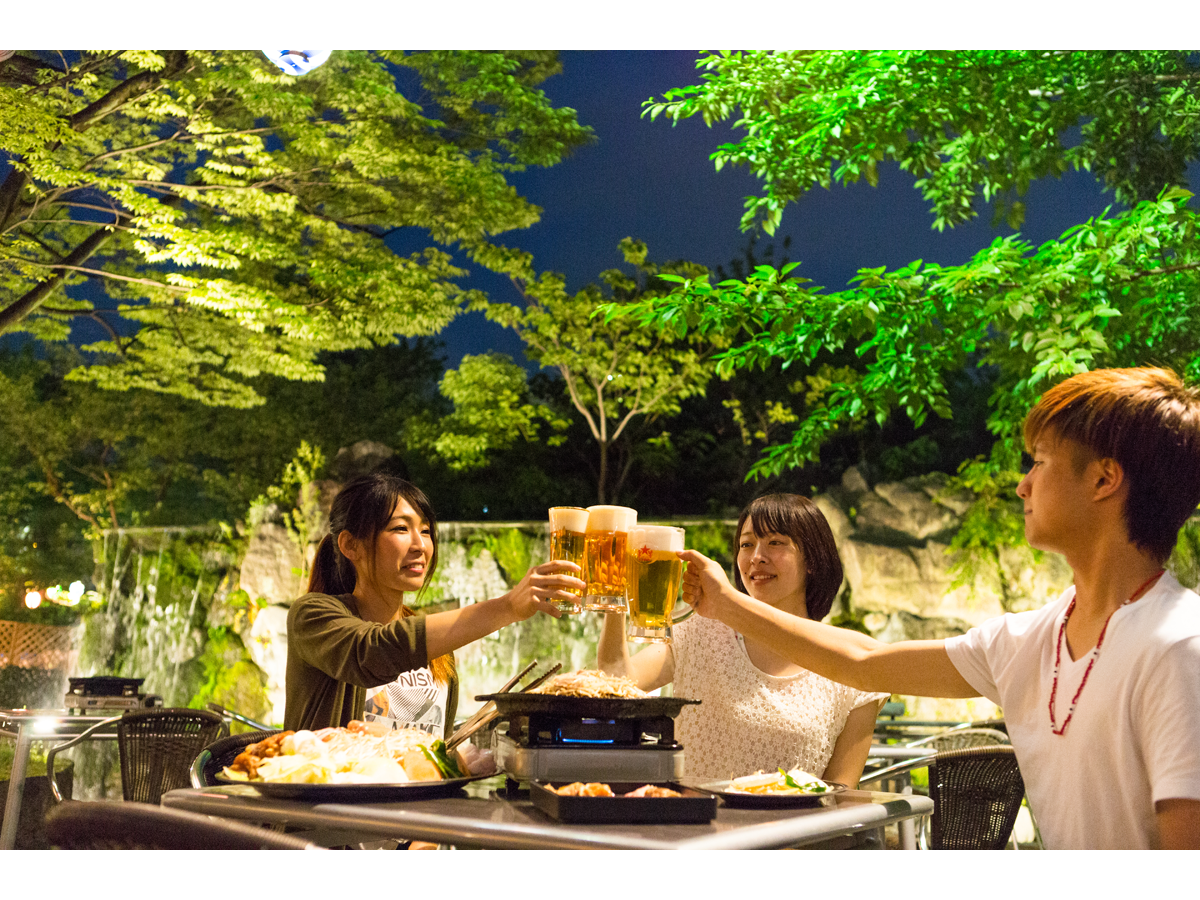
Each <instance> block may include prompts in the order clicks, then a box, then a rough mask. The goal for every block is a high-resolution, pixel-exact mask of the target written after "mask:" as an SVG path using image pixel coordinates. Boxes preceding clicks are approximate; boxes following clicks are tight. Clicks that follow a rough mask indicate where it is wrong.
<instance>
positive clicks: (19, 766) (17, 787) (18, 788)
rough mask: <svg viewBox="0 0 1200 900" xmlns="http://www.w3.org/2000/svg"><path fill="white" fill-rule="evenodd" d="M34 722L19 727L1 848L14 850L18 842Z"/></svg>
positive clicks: (23, 723) (0, 839)
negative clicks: (18, 818) (18, 829)
mask: <svg viewBox="0 0 1200 900" xmlns="http://www.w3.org/2000/svg"><path fill="white" fill-rule="evenodd" d="M32 731H33V722H30V721H27V722H22V723H21V724H20V726H18V728H17V747H16V750H15V751H14V753H13V762H12V774H11V775H9V777H8V799H7V800H6V801H5V803H4V827H3V828H2V829H0V850H12V849H13V848H14V847H15V846H16V844H17V817H18V816H19V815H20V814H21V799H22V798H23V797H24V796H25V772H26V770H27V769H28V767H29V751H30V750H31V749H32V747H33V735H32V734H31V732H32Z"/></svg>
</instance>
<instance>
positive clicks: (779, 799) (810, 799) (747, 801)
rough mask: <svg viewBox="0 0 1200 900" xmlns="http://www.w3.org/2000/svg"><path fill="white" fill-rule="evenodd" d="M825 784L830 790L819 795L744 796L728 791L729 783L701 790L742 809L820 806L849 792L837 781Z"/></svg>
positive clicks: (719, 783)
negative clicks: (834, 796) (844, 792)
mask: <svg viewBox="0 0 1200 900" xmlns="http://www.w3.org/2000/svg"><path fill="white" fill-rule="evenodd" d="M825 783H826V784H827V785H829V790H827V791H822V792H821V793H819V794H743V793H741V792H740V791H731V790H728V788H729V782H728V781H713V782H710V783H709V784H702V785H699V788H700V790H702V791H708V792H709V793H710V794H715V795H716V796H718V797H720V798H721V802H722V803H724V804H725V805H726V806H735V807H741V808H742V809H795V808H796V807H798V806H818V805H819V804H820V803H821V798H823V797H832V796H833V795H834V794H840V793H842V791H846V790H849V788H847V787H846V785H844V784H840V783H838V782H836V781H827V782H825Z"/></svg>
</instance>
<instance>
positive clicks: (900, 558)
mask: <svg viewBox="0 0 1200 900" xmlns="http://www.w3.org/2000/svg"><path fill="white" fill-rule="evenodd" d="M947 482H948V478H947V476H945V475H942V474H940V473H933V474H930V475H923V476H919V477H916V478H908V479H905V480H904V481H901V482H896V483H892V484H877V485H875V486H874V487H873V488H872V487H870V486H869V485H868V484H867V482H866V480H865V479H864V478H863V477H862V474H861V473H860V472H858V470H857V469H854V468H851V469H848V470H847V471H846V473H845V475H843V477H842V484H841V486H840V487H839V488H837V489H835V490H832V491H830V492H829V494H828V495H822V496H819V497H816V498H814V499H815V502H816V503H817V505H818V506H819V507H820V508H821V511H822V512H823V513H825V517H826V518H827V519H828V520H829V524H830V526H831V527H832V528H833V534H834V537H835V539H836V540H837V542H838V549H839V551H840V552H841V556H842V563H843V565H844V567H845V570H846V588H847V590H846V592H845V593H843V595H842V597H841V598H840V604H839V605H836V606H835V611H837V610H839V609H840V611H842V612H853V614H854V615H855V616H856V617H858V618H861V620H862V622H863V624H864V625H865V626H866V628H867V629H868V630H869V631H870V632H871V634H872V635H873V636H874V637H876V638H878V639H879V640H882V641H887V642H889V643H890V642H892V641H900V640H923V639H940V638H946V637H950V636H952V635H956V634H962V633H964V632H965V631H967V630H968V629H969V628H971V627H972V626H975V625H979V624H981V623H983V622H984V621H986V620H987V619H990V618H993V617H995V616H998V615H1001V614H1002V613H1005V612H1020V611H1022V610H1027V609H1037V608H1039V607H1041V606H1043V605H1044V604H1045V603H1046V602H1048V601H1049V600H1052V599H1054V598H1055V597H1057V596H1058V595H1059V594H1060V593H1061V592H1062V591H1063V590H1064V589H1065V588H1066V587H1067V586H1068V585H1069V584H1070V583H1071V570H1070V568H1069V567H1068V566H1067V564H1066V562H1065V561H1064V560H1063V559H1062V557H1060V556H1057V555H1054V554H1045V555H1043V556H1042V557H1041V558H1040V559H1036V560H1035V558H1034V557H1033V555H1032V553H1031V552H1030V551H1029V550H1027V549H1025V548H1002V549H1001V550H1000V551H999V553H998V554H997V571H996V572H994V573H993V574H992V575H990V576H983V577H980V578H979V579H978V580H977V582H976V583H975V584H974V585H971V586H964V587H958V588H953V589H952V584H953V580H954V579H953V576H952V575H951V571H950V567H951V564H952V563H953V561H954V558H953V554H952V553H951V551H950V548H949V541H950V539H951V538H952V537H953V535H954V533H955V531H956V530H957V529H958V527H959V525H960V524H961V521H962V516H963V514H964V513H965V512H966V511H967V508H968V507H969V506H970V504H971V501H972V499H973V498H972V496H971V494H970V493H969V492H950V491H949V490H948V488H947ZM904 699H905V701H906V702H907V705H908V709H909V714H910V715H913V714H914V713H915V714H916V716H917V717H918V718H929V719H961V720H970V719H981V718H989V717H991V716H993V715H995V714H996V710H995V707H994V705H993V704H992V703H990V702H989V701H987V700H982V699H980V700H971V701H951V700H938V701H932V700H926V699H921V700H917V698H904Z"/></svg>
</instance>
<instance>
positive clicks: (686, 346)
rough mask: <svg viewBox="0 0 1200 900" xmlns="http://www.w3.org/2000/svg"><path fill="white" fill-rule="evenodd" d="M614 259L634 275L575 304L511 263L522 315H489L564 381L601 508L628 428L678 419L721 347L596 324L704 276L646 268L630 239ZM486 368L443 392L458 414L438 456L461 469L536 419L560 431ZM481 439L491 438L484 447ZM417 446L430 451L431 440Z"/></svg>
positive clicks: (447, 426)
mask: <svg viewBox="0 0 1200 900" xmlns="http://www.w3.org/2000/svg"><path fill="white" fill-rule="evenodd" d="M619 249H620V251H621V253H622V254H623V255H624V257H625V262H626V263H627V264H629V265H630V266H632V267H633V269H634V272H633V274H632V275H631V274H628V273H626V272H623V271H621V270H620V269H608V270H606V271H604V272H601V273H600V281H601V282H602V285H599V284H589V285H587V286H586V287H585V288H583V289H582V290H581V291H579V292H578V293H576V294H574V295H571V294H568V293H567V291H566V288H565V280H564V279H563V277H562V276H561V275H559V274H557V273H554V272H544V273H540V274H539V273H537V272H535V271H534V269H533V267H532V260H531V259H530V258H529V257H528V255H514V256H513V257H511V258H510V259H509V260H508V263H507V265H506V266H505V268H504V271H505V272H507V274H508V275H509V276H510V277H511V278H512V280H513V283H514V284H515V285H516V287H517V289H518V290H519V291H520V293H521V295H522V297H523V298H524V300H525V305H524V307H521V306H516V305H512V304H506V303H493V304H491V305H490V306H489V307H488V310H487V314H488V317H489V318H490V319H492V320H493V321H496V322H499V323H501V324H502V325H505V326H507V327H509V328H513V329H514V330H515V331H516V332H517V334H519V335H520V336H521V340H523V341H524V342H525V348H526V349H525V355H526V356H527V357H528V358H529V359H530V360H532V361H533V362H536V363H539V364H540V365H542V366H545V367H546V368H549V369H552V370H554V371H556V372H557V373H558V375H560V376H561V377H562V381H563V389H564V390H565V392H566V394H567V397H568V399H569V400H570V404H571V407H572V408H573V409H574V410H575V412H576V413H577V414H578V415H579V416H580V418H581V419H582V421H583V422H584V424H585V425H586V427H587V431H588V433H589V434H590V435H591V438H592V440H593V441H594V442H595V444H596V456H595V465H594V467H593V471H592V476H593V483H594V484H595V485H596V497H597V502H599V503H608V502H612V501H613V500H614V499H615V498H617V497H618V496H619V495H620V493H621V489H622V487H623V485H624V483H625V479H626V478H627V477H628V475H629V471H630V469H631V467H632V465H633V462H634V457H635V454H634V453H633V452H632V448H631V447H630V446H629V445H628V440H627V438H628V435H629V431H630V428H631V426H633V424H634V423H640V424H648V423H652V422H654V421H655V420H657V419H659V418H660V417H664V416H672V415H675V414H677V413H678V412H679V411H680V402H681V401H682V400H684V399H686V398H688V397H692V396H695V395H698V394H703V393H704V388H705V386H706V385H707V384H708V381H709V379H710V378H711V377H712V364H711V362H710V361H709V358H710V357H711V355H712V352H713V349H714V346H719V339H718V344H717V345H714V344H713V342H712V341H710V340H702V339H701V338H700V337H699V336H691V337H682V338H678V339H676V338H674V337H672V336H670V335H664V334H662V333H659V332H654V331H651V330H648V329H644V328H641V327H638V326H635V325H633V324H632V323H631V322H628V321H621V320H613V321H609V322H605V321H604V320H603V319H602V318H600V317H597V316H596V315H595V312H596V309H597V307H599V306H600V305H601V304H604V303H606V302H608V303H613V304H616V305H618V306H623V305H625V304H630V303H634V302H635V301H636V300H638V299H639V298H645V297H653V296H658V295H660V294H662V293H664V292H665V290H666V289H667V288H668V285H667V284H666V283H665V282H662V281H659V280H658V279H662V278H664V277H667V276H668V275H678V276H680V277H682V276H684V275H686V276H689V277H695V276H697V275H700V274H702V273H704V272H705V271H706V270H705V269H704V267H703V266H699V265H697V264H695V263H688V262H675V263H669V264H665V265H657V264H654V263H651V262H648V261H647V259H646V257H647V248H646V245H645V244H644V243H643V242H641V241H635V240H633V239H632V238H625V239H624V240H623V241H621V244H620V248H619ZM483 362H484V360H482V359H480V358H475V359H474V360H472V359H471V358H470V357H468V358H467V359H466V360H464V363H463V366H462V368H461V369H460V370H459V372H458V373H454V372H447V373H446V378H445V379H444V381H443V385H442V392H443V394H445V395H446V396H448V397H450V396H451V395H450V391H451V390H452V389H453V388H455V386H456V385H457V386H458V390H459V392H460V394H461V396H458V397H451V399H453V400H454V402H455V413H454V414H453V415H451V416H449V417H447V418H444V419H442V420H440V421H439V422H438V423H437V427H438V429H440V430H441V437H440V438H439V439H438V441H437V444H436V449H437V451H438V452H439V453H440V454H441V456H442V457H443V458H444V459H445V460H446V461H447V462H448V463H449V464H450V465H451V466H453V467H456V468H460V469H462V468H469V467H472V466H478V465H482V464H484V463H485V462H486V457H485V453H486V451H488V450H490V449H496V448H501V447H505V446H509V445H510V444H512V443H513V442H514V441H515V439H516V437H517V436H518V434H525V435H526V437H527V439H528V437H529V436H530V435H531V434H533V433H536V421H537V420H538V419H543V420H545V421H547V422H548V423H550V424H551V425H552V426H553V427H554V428H555V429H556V430H561V429H562V428H563V427H565V426H566V424H567V423H566V422H565V421H561V420H558V419H557V418H556V417H555V416H554V415H553V414H552V413H551V412H550V411H549V410H547V409H544V408H541V409H539V408H538V407H537V406H536V405H531V404H529V403H528V402H527V399H526V396H525V394H524V393H523V392H522V391H520V390H518V387H519V386H520V385H518V382H523V381H524V379H523V377H521V378H519V379H516V380H514V376H515V375H516V371H515V369H514V368H513V367H511V364H509V366H508V367H503V368H498V367H497V366H498V364H497V362H496V361H495V360H492V361H490V362H489V363H488V364H487V366H484V365H483ZM521 374H522V376H523V373H521ZM481 398H488V399H487V402H488V403H490V406H491V413H490V419H491V424H490V425H489V426H487V427H486V428H483V429H482V430H481V426H480V425H479V424H478V422H472V421H468V420H470V419H471V410H472V408H473V407H475V408H477V407H478V406H479V403H480V402H481ZM478 418H479V417H478V416H476V417H475V419H478ZM484 431H487V432H488V433H489V434H491V435H493V437H491V438H490V440H491V443H490V444H488V443H487V440H488V439H486V438H485V435H484V434H483V432H484ZM501 432H502V433H501ZM651 440H652V441H655V442H658V443H666V442H669V441H670V435H669V434H666V433H660V434H659V435H657V436H656V437H653V438H651ZM560 441H561V438H560V437H557V436H554V437H551V439H550V443H552V444H553V443H556V442H560ZM424 442H425V443H426V444H430V443H432V442H431V441H430V440H429V439H428V438H427V439H425V441H424ZM419 443H420V440H419V439H418V444H419ZM410 444H411V441H410ZM614 448H616V449H614Z"/></svg>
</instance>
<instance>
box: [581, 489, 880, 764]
mask: <svg viewBox="0 0 1200 900" xmlns="http://www.w3.org/2000/svg"><path fill="white" fill-rule="evenodd" d="M735 535H736V536H737V547H738V552H737V565H736V567H735V571H734V579H735V581H736V583H737V590H738V591H742V592H745V593H746V594H748V595H749V597H753V598H754V599H756V600H760V601H762V602H763V603H766V604H768V605H770V606H771V607H773V608H775V609H777V610H779V611H780V612H781V613H784V614H786V615H788V616H796V617H799V618H803V619H813V620H817V621H819V620H820V619H823V618H824V617H825V616H826V615H828V613H829V610H830V608H831V607H832V606H833V600H834V597H836V596H837V592H838V589H839V588H840V587H841V585H842V562H841V560H840V559H839V558H838V552H837V546H836V544H835V543H834V540H833V532H832V530H831V529H830V527H829V523H828V522H827V521H826V520H825V516H824V515H822V514H821V510H820V509H818V508H817V506H816V504H815V503H813V502H812V501H811V500H809V499H808V498H807V497H801V496H799V495H797V494H769V495H767V496H764V497H759V498H758V499H757V500H754V501H753V502H751V503H750V505H749V506H747V507H746V508H745V509H744V510H742V514H741V516H740V518H739V519H738V524H737V530H736V532H735ZM597 657H598V659H597V662H598V665H599V666H600V668H601V669H603V670H604V671H605V672H609V673H610V674H615V675H626V676H628V677H629V678H631V679H633V680H634V681H635V682H637V685H638V687H640V688H642V690H647V691H650V690H654V689H655V688H659V687H662V686H663V685H665V684H668V683H673V684H674V693H675V696H677V697H688V698H690V699H693V700H699V701H701V702H700V705H699V706H688V707H685V708H684V709H683V711H682V712H681V713H680V714H679V718H678V720H677V723H678V724H677V725H676V729H677V736H678V738H679V741H680V743H681V744H683V748H684V754H685V759H686V766H687V773H688V775H690V776H704V777H712V778H730V777H734V776H739V775H748V774H750V773H752V772H755V771H758V770H763V771H767V772H770V771H774V770H775V769H777V768H783V769H791V768H798V769H802V770H803V771H805V772H809V773H811V774H814V775H817V776H819V777H821V778H824V779H825V780H827V781H836V782H841V783H843V784H848V785H850V786H854V785H856V784H857V783H858V779H859V778H860V777H861V776H862V770H863V766H864V764H865V763H866V761H867V753H868V751H869V750H870V747H871V737H872V734H873V733H874V729H875V716H876V714H877V713H878V710H879V704H880V701H882V700H884V699H886V698H887V696H888V695H887V694H880V693H866V692H863V691H857V690H854V689H853V688H848V687H846V686H845V685H842V684H838V683H836V682H833V681H830V680H829V679H827V678H822V677H821V676H820V675H816V674H814V673H812V672H809V671H807V670H806V669H803V668H801V667H800V666H798V665H796V664H794V663H792V662H790V661H788V660H787V659H785V658H784V657H782V656H780V655H779V654H777V653H775V652H774V651H772V650H771V649H770V648H769V647H768V646H767V645H765V644H763V643H762V642H760V641H756V640H754V639H753V638H751V637H748V636H743V635H742V634H739V633H738V632H737V631H734V630H733V629H732V628H730V627H728V626H727V625H724V624H722V623H721V622H718V621H715V620H712V619H703V618H700V617H699V616H694V617H692V618H689V619H688V620H686V621H684V622H681V623H680V624H679V625H676V626H675V627H674V628H673V634H672V643H670V644H653V645H651V646H649V647H647V648H646V649H644V650H642V651H641V652H640V653H638V654H636V655H634V656H630V654H629V647H628V645H627V643H626V641H625V617H624V615H623V614H620V613H609V614H608V615H607V616H606V618H605V623H604V630H603V631H602V632H601V635H600V644H599V648H598V651H597Z"/></svg>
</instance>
